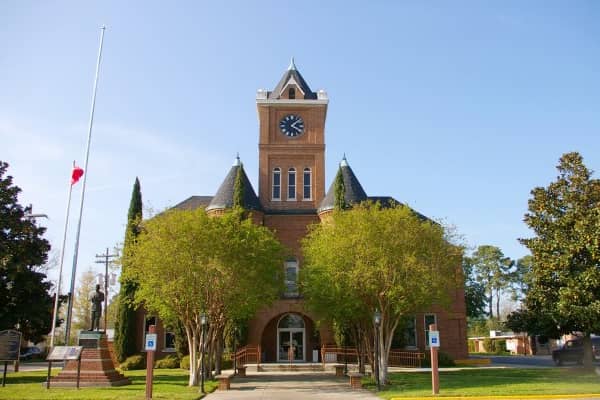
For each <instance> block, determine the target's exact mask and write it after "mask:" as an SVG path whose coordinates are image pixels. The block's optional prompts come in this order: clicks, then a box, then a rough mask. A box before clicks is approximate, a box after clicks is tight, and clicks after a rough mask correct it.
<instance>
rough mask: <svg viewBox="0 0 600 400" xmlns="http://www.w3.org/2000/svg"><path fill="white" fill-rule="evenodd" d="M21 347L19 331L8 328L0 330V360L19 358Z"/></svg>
mask: <svg viewBox="0 0 600 400" xmlns="http://www.w3.org/2000/svg"><path fill="white" fill-rule="evenodd" d="M20 348H21V332H19V331H15V330H13V329H8V330H5V331H1V332H0V361H15V360H18V359H19V349H20Z"/></svg>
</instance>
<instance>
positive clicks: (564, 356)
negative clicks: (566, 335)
mask: <svg viewBox="0 0 600 400" xmlns="http://www.w3.org/2000/svg"><path fill="white" fill-rule="evenodd" d="M592 354H593V356H594V360H595V361H598V360H600V337H593V338H592ZM552 360H554V363H555V364H556V365H562V364H563V362H565V361H572V362H576V363H577V364H583V340H582V339H573V340H567V342H566V343H565V344H564V345H563V346H562V347H561V348H559V349H556V350H554V351H553V352H552Z"/></svg>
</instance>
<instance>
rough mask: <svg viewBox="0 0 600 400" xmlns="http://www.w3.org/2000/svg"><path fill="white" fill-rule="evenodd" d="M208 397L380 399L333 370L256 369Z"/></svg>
mask: <svg viewBox="0 0 600 400" xmlns="http://www.w3.org/2000/svg"><path fill="white" fill-rule="evenodd" d="M205 399H206V400H229V399H232V400H233V399H249V400H257V399H285V400H296V399H298V400H299V399H326V400H327V399H329V400H337V399H340V400H341V399H350V400H367V399H371V400H372V399H378V397H377V396H375V395H374V394H373V393H372V392H370V391H368V390H365V389H361V390H352V389H351V388H350V378H348V377H342V378H336V377H335V374H334V373H333V372H329V373H328V372H303V373H298V372H257V373H252V374H248V376H247V377H246V378H238V377H236V378H234V379H233V380H232V381H231V390H227V391H221V390H217V391H215V392H213V393H211V394H209V395H207V396H206V397H205Z"/></svg>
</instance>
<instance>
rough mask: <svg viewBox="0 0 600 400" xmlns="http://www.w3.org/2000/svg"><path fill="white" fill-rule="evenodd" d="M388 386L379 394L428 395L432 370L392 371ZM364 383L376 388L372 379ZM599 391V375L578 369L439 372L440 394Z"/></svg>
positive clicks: (392, 395)
mask: <svg viewBox="0 0 600 400" xmlns="http://www.w3.org/2000/svg"><path fill="white" fill-rule="evenodd" d="M390 380H391V385H389V386H387V387H386V388H385V390H382V391H381V392H380V393H379V395H380V397H383V398H384V399H390V398H392V397H429V396H432V394H431V373H430V372H426V373H421V372H417V373H412V372H410V373H409V372H405V373H394V374H391V375H390ZM364 383H365V384H366V385H365V386H366V387H368V388H369V389H372V390H373V389H374V388H375V383H374V382H373V381H372V380H365V381H364ZM587 393H595V394H598V393H600V377H599V376H598V375H596V374H595V373H593V372H592V373H584V371H583V370H582V369H581V368H573V369H570V368H538V369H512V368H510V369H509V368H506V369H477V368H470V369H468V370H461V371H452V372H445V371H444V372H440V396H465V397H466V396H502V395H505V396H511V395H512V396H515V395H519V396H520V395H542V394H587Z"/></svg>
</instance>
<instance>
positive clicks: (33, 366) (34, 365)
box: [0, 361, 62, 372]
mask: <svg viewBox="0 0 600 400" xmlns="http://www.w3.org/2000/svg"><path fill="white" fill-rule="evenodd" d="M60 366H62V362H61V363H57V362H55V363H52V368H56V367H60ZM44 369H45V370H47V369H48V363H47V362H44V361H39V362H38V361H35V362H25V363H24V362H20V363H19V371H41V370H44ZM0 370H1V371H0V372H2V371H4V363H0ZM7 371H8V372H13V371H14V365H13V363H12V362H9V363H8V369H7Z"/></svg>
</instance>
